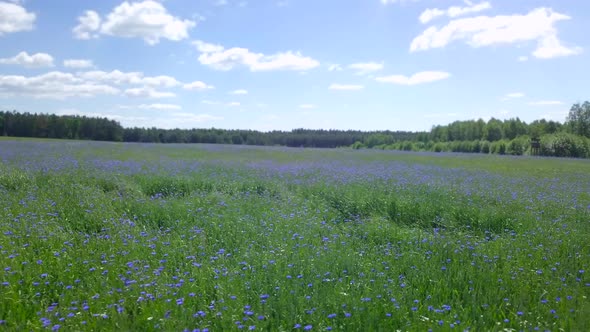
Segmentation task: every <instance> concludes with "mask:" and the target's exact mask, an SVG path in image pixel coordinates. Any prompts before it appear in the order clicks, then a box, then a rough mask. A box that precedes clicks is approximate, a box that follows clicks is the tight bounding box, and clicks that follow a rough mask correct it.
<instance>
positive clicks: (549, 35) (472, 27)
mask: <svg viewBox="0 0 590 332" xmlns="http://www.w3.org/2000/svg"><path fill="white" fill-rule="evenodd" d="M569 19H571V17H569V16H567V15H564V14H560V13H557V12H555V11H553V10H552V9H549V8H537V9H534V10H532V11H530V12H529V13H528V14H526V15H499V16H478V17H470V18H462V19H456V20H452V21H450V22H449V23H448V24H447V25H445V26H444V27H441V28H437V27H436V26H431V27H429V28H427V29H426V30H424V32H422V34H420V35H419V36H418V37H416V38H414V40H413V41H412V43H411V45H410V51H411V52H416V51H424V50H429V49H432V48H442V47H445V46H447V45H448V44H449V43H451V42H453V41H460V40H463V41H465V42H466V43H467V44H468V45H469V46H471V47H484V46H494V45H502V44H514V43H522V42H527V41H534V42H536V43H537V48H536V49H535V50H534V51H533V53H532V55H533V56H534V57H536V58H539V59H550V58H555V57H562V56H570V55H576V54H580V53H581V52H582V48H580V47H566V46H564V45H563V44H562V43H561V41H560V40H559V39H558V38H557V30H556V28H555V24H556V23H557V22H559V21H563V20H569Z"/></svg>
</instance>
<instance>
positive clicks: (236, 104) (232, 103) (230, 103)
mask: <svg viewBox="0 0 590 332" xmlns="http://www.w3.org/2000/svg"><path fill="white" fill-rule="evenodd" d="M226 105H227V106H229V107H239V106H240V105H241V104H240V103H239V102H237V101H232V102H229V103H227V104H226Z"/></svg>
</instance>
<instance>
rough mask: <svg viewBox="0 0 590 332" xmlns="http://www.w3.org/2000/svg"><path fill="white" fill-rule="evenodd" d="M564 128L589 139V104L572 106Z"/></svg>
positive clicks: (587, 102)
mask: <svg viewBox="0 0 590 332" xmlns="http://www.w3.org/2000/svg"><path fill="white" fill-rule="evenodd" d="M566 126H567V127H568V129H569V130H570V131H571V132H572V133H574V134H576V135H580V136H585V137H588V138H590V102H589V101H586V102H584V103H583V104H579V103H578V104H574V105H573V106H572V108H571V109H570V112H569V115H568V117H567V121H566Z"/></svg>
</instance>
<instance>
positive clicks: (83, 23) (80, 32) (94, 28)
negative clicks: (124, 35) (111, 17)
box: [72, 10, 101, 40]
mask: <svg viewBox="0 0 590 332" xmlns="http://www.w3.org/2000/svg"><path fill="white" fill-rule="evenodd" d="M78 22H79V23H78V25H77V26H75V27H74V28H73V29H72V32H73V33H74V38H76V39H85V40H86V39H92V38H98V30H99V29H100V22H101V19H100V15H98V13H97V12H95V11H93V10H87V11H85V12H84V15H82V16H80V17H78Z"/></svg>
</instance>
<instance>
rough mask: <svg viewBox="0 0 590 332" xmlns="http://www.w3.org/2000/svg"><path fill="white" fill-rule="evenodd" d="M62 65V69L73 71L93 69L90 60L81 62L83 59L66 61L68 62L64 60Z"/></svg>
mask: <svg viewBox="0 0 590 332" xmlns="http://www.w3.org/2000/svg"><path fill="white" fill-rule="evenodd" d="M63 64H64V67H66V68H74V69H85V68H92V67H94V64H93V63H92V60H83V59H68V60H64V62H63Z"/></svg>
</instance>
